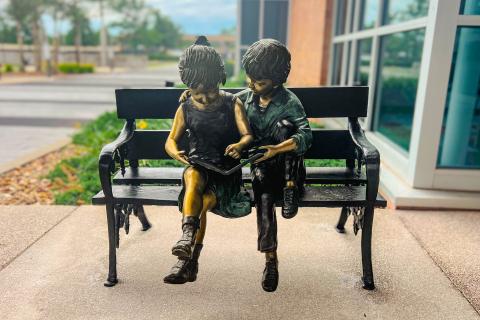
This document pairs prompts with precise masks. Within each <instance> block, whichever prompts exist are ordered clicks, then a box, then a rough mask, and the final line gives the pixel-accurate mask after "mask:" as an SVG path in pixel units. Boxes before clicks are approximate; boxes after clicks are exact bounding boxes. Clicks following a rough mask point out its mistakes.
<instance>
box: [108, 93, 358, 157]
mask: <svg viewBox="0 0 480 320" xmlns="http://www.w3.org/2000/svg"><path fill="white" fill-rule="evenodd" d="M289 89H290V90H291V91H292V92H293V93H295V94H296V95H297V97H298V98H299V99H300V101H301V102H302V104H303V107H304V108H305V113H306V114H307V117H308V118H334V117H352V118H357V117H365V116H366V115H367V101H368V87H312V88H289ZM240 90H242V89H225V91H228V92H232V93H236V92H238V91H240ZM183 91H184V89H178V88H161V89H119V90H116V91H115V94H116V100H117V115H118V118H120V119H125V120H132V119H172V118H173V117H174V116H175V112H176V110H177V108H178V98H179V96H180V94H181V93H182V92H183ZM168 133H169V132H168V130H136V131H135V134H134V137H133V139H132V140H130V142H129V143H128V148H127V150H128V155H127V158H129V159H169V158H170V157H169V156H168V155H167V154H166V153H165V150H164V145H165V141H166V138H167V136H168ZM354 157H355V153H354V145H353V142H352V141H351V138H350V135H349V133H348V131H347V130H323V129H314V130H313V143H312V147H311V148H310V150H309V151H308V152H307V154H306V155H305V158H306V159H354Z"/></svg>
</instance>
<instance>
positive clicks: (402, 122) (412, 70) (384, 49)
mask: <svg viewBox="0 0 480 320" xmlns="http://www.w3.org/2000/svg"><path fill="white" fill-rule="evenodd" d="M424 35H425V30H424V29H418V30H412V31H406V32H399V33H394V34H391V35H387V36H383V37H381V38H380V61H379V74H378V80H377V88H376V99H375V119H374V130H376V131H378V132H380V133H382V134H383V135H385V136H386V137H387V138H389V139H390V140H391V141H393V142H394V143H396V144H397V145H399V146H400V147H401V148H403V149H405V150H407V151H408V149H409V147H410V135H411V131H412V121H413V111H414V107H415V98H416V94H417V83H418V74H419V72H420V62H421V57H422V50H423V39H424Z"/></svg>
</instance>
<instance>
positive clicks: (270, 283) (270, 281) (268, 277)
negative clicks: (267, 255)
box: [262, 259, 278, 292]
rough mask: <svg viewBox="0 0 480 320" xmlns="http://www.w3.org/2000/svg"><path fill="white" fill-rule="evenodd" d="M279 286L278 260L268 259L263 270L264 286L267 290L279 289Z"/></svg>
mask: <svg viewBox="0 0 480 320" xmlns="http://www.w3.org/2000/svg"><path fill="white" fill-rule="evenodd" d="M277 286H278V260H276V259H274V260H268V261H267V262H266V263H265V269H264V270H263V277H262V288H263V290H265V291H267V292H273V291H275V290H277Z"/></svg>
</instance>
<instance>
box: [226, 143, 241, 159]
mask: <svg viewBox="0 0 480 320" xmlns="http://www.w3.org/2000/svg"><path fill="white" fill-rule="evenodd" d="M242 149H243V148H242V146H241V145H240V144H238V143H234V144H231V145H229V146H227V148H226V149H225V155H226V156H230V157H232V158H234V159H240V157H241V156H242Z"/></svg>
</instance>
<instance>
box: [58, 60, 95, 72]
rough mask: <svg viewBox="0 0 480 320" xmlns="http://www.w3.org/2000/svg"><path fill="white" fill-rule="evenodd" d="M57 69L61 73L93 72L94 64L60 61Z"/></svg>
mask: <svg viewBox="0 0 480 320" xmlns="http://www.w3.org/2000/svg"><path fill="white" fill-rule="evenodd" d="M58 71H60V72H62V73H93V72H95V66H94V65H93V64H89V63H83V64H77V63H72V62H66V63H60V64H59V65H58Z"/></svg>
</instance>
